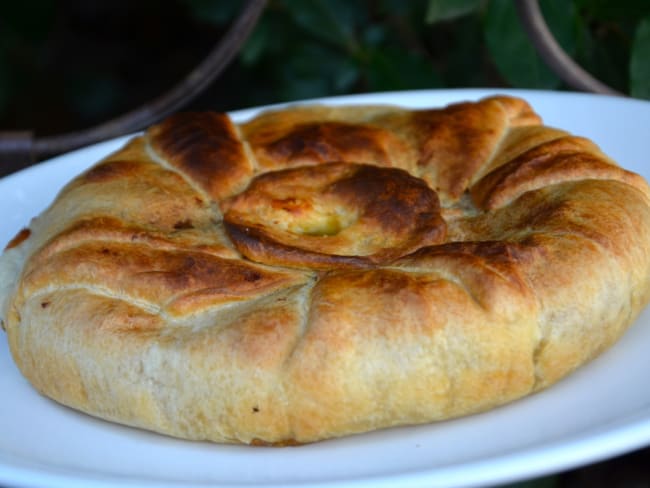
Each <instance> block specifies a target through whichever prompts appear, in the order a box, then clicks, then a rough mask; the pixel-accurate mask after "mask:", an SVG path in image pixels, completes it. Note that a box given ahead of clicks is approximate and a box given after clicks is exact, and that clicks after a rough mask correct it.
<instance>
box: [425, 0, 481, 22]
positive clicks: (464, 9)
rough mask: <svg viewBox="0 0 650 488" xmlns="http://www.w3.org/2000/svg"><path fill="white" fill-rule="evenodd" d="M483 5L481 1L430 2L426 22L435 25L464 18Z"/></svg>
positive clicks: (449, 0)
mask: <svg viewBox="0 0 650 488" xmlns="http://www.w3.org/2000/svg"><path fill="white" fill-rule="evenodd" d="M481 3H482V1H481V0H429V6H428V8H427V14H426V22H427V23H428V24H433V23H434V22H440V21H444V20H453V19H456V18H458V17H462V16H463V15H467V14H469V13H472V12H474V11H475V10H476V9H478V7H479V6H480V5H481Z"/></svg>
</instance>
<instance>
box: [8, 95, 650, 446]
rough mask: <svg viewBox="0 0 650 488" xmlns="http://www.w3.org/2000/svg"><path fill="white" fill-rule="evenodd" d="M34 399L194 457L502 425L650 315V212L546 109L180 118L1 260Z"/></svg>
mask: <svg viewBox="0 0 650 488" xmlns="http://www.w3.org/2000/svg"><path fill="white" fill-rule="evenodd" d="M0 276H1V277H2V279H3V280H5V281H7V283H16V285H15V286H3V287H0V290H3V293H4V295H3V296H1V297H0V318H2V323H3V326H4V328H5V329H6V332H7V337H8V340H9V345H10V348H11V351H12V354H13V357H14V359H15V361H16V363H17V365H18V367H19V368H20V370H21V371H22V373H23V374H24V375H25V377H26V378H27V379H28V380H29V381H30V382H31V383H32V384H33V385H34V387H35V388H36V389H37V390H39V391H40V392H42V393H43V394H45V395H47V396H49V397H51V398H53V399H54V400H56V401H58V402H61V403H63V404H65V405H68V406H71V407H73V408H76V409H79V410H81V411H84V412H87V413H89V414H92V415H96V416H99V417H102V418H106V419H109V420H113V421H116V422H120V423H124V424H127V425H132V426H136V427H141V428H145V429H150V430H153V431H157V432H161V433H164V434H168V435H172V436H177V437H181V438H187V439H207V440H211V441H215V442H243V443H250V444H254V445H268V444H272V445H293V444H296V443H305V442H313V441H318V440H322V439H327V438H331V437H339V436H344V435H350V434H354V433H360V432H366V431H370V430H375V429H381V428H386V427H391V426H397V425H407V424H417V423H425V422H432V421H436V420H442V419H447V418H452V417H458V416H460V415H465V414H469V413H475V412H480V411H484V410H487V409H490V408H493V407H495V406H498V405H501V404H504V403H506V402H510V401H513V400H515V399H517V398H521V397H523V396H525V395H528V394H530V393H532V392H535V391H537V390H539V389H541V388H544V387H547V386H549V385H551V384H553V383H554V382H556V381H558V380H559V379H560V378H562V377H564V376H566V375H567V374H569V373H570V372H571V371H573V370H574V369H575V368H577V367H579V366H580V365H582V364H584V363H585V362H587V361H589V360H590V359H592V358H594V357H595V356H597V355H598V354H599V353H600V352H602V351H603V350H605V349H606V348H607V347H609V346H610V345H611V344H612V343H614V342H615V341H616V340H617V339H618V338H619V337H620V335H621V334H622V333H623V332H624V331H625V329H626V328H627V327H628V326H629V325H630V324H631V323H632V322H633V320H634V318H635V317H636V316H637V315H638V313H639V312H640V311H641V309H642V308H643V307H644V306H645V305H646V303H647V302H648V300H649V290H650V286H649V277H650V191H649V190H648V186H647V184H646V182H645V181H644V180H643V178H641V177H640V176H638V175H636V174H634V173H631V172H629V171H626V170H624V169H622V168H620V167H619V166H617V165H616V163H614V162H613V161H611V160H610V159H609V158H608V157H607V156H605V155H604V154H603V153H602V152H601V151H600V149H599V148H598V147H597V146H596V145H595V144H594V143H593V142H591V141H588V140H587V139H584V138H580V137H575V136H572V135H570V134H568V133H566V132H565V131H562V130H559V129H554V128H549V127H546V126H544V125H543V124H542V122H541V120H540V118H539V116H538V115H537V114H535V113H534V111H533V110H532V109H531V107H530V106H529V105H528V104H527V103H526V102H525V101H524V100H521V99H518V98H513V97H505V96H498V97H490V98H486V99H483V100H480V101H478V102H465V103H459V104H454V105H451V106H449V107H446V108H441V109H426V110H406V109H401V108H398V107H389V106H336V107H328V106H309V107H293V108H287V109H281V110H276V111H270V112H266V113H262V114H260V115H258V116H257V117H255V118H253V119H252V120H250V121H247V122H245V123H242V124H235V123H234V122H233V121H232V120H231V119H230V118H229V117H228V116H227V115H224V114H214V113H199V114H191V113H186V114H177V115H174V116H172V117H170V118H168V119H167V120H165V121H163V122H162V123H161V124H159V125H156V126H154V127H152V128H150V129H148V130H147V131H146V132H145V133H144V134H143V135H142V136H138V137H136V138H134V139H133V140H132V141H130V142H129V143H128V144H127V145H126V146H125V147H124V148H123V149H121V150H119V151H117V152H116V153H114V154H112V155H110V156H108V157H107V158H106V159H104V160H103V161H101V162H100V163H98V164H97V165H96V166H94V167H93V168H91V169H89V170H88V171H86V172H85V173H83V174H82V175H80V176H79V177H77V178H76V179H74V180H73V181H72V182H70V183H69V184H68V185H67V186H66V187H65V188H64V189H63V190H62V192H61V193H60V194H59V196H58V198H57V199H56V201H55V202H54V203H53V204H52V205H51V206H50V207H49V208H48V209H47V210H46V211H45V212H44V213H43V214H42V215H41V216H40V217H38V218H37V219H35V220H34V221H33V223H32V224H31V225H30V227H29V229H24V230H22V231H21V232H20V233H19V234H18V235H17V237H16V238H15V239H13V240H12V241H11V243H10V244H9V245H8V246H7V249H6V250H5V253H4V254H3V256H2V257H1V258H0Z"/></svg>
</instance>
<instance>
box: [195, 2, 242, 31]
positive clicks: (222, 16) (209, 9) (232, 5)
mask: <svg viewBox="0 0 650 488" xmlns="http://www.w3.org/2000/svg"><path fill="white" fill-rule="evenodd" d="M183 2H184V3H185V4H186V5H187V6H188V7H189V9H190V12H191V14H192V16H193V17H194V18H196V19H198V20H200V21H201V22H208V23H210V24H215V25H223V24H227V23H228V22H230V21H231V20H232V19H233V18H234V17H235V15H237V12H239V10H240V9H241V8H242V2H241V1H240V0H219V1H218V2H217V1H214V0H183Z"/></svg>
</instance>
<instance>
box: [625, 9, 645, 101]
mask: <svg viewBox="0 0 650 488" xmlns="http://www.w3.org/2000/svg"><path fill="white" fill-rule="evenodd" d="M630 89H631V92H632V96H635V97H639V98H648V99H650V15H648V16H647V17H645V18H644V19H643V20H642V21H641V22H640V23H639V25H638V27H637V29H636V35H635V36H634V44H633V46H632V56H631V59H630Z"/></svg>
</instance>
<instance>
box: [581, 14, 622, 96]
mask: <svg viewBox="0 0 650 488" xmlns="http://www.w3.org/2000/svg"><path fill="white" fill-rule="evenodd" d="M591 23H592V22H590V21H589V20H588V19H584V18H582V17H578V19H577V22H576V53H575V56H574V57H575V60H576V61H577V62H578V64H579V65H581V66H582V67H583V68H584V69H585V70H586V71H588V72H589V73H590V74H591V75H592V76H594V77H595V78H597V79H599V80H600V81H602V82H603V83H606V84H608V85H610V86H611V87H613V88H615V89H617V90H619V91H622V92H625V91H627V89H628V65H629V63H628V59H629V47H628V42H627V40H626V39H625V38H624V37H622V36H620V35H618V34H616V35H613V33H612V34H610V33H606V32H603V30H602V29H600V30H599V31H598V32H594V29H592V28H590V24H591Z"/></svg>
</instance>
